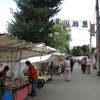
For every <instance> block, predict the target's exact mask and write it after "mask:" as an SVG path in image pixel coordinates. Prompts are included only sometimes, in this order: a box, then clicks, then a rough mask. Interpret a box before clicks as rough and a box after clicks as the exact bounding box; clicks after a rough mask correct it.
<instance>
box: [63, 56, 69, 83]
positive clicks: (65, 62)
mask: <svg viewBox="0 0 100 100" xmlns="http://www.w3.org/2000/svg"><path fill="white" fill-rule="evenodd" d="M64 66H65V80H66V81H68V82H69V81H70V70H71V68H70V59H69V57H66V58H65V60H64Z"/></svg>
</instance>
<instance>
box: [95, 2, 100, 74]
mask: <svg viewBox="0 0 100 100" xmlns="http://www.w3.org/2000/svg"><path fill="white" fill-rule="evenodd" d="M96 27H97V31H96V49H97V76H100V16H99V0H96Z"/></svg>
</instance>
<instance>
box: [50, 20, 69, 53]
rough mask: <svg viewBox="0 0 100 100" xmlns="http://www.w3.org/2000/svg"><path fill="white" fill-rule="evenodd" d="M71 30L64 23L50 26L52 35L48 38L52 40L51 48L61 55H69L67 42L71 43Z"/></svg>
mask: <svg viewBox="0 0 100 100" xmlns="http://www.w3.org/2000/svg"><path fill="white" fill-rule="evenodd" d="M70 32H71V30H70V27H69V26H68V25H66V24H65V23H64V21H61V22H59V24H55V25H54V26H52V33H51V34H50V37H51V39H52V44H51V45H52V47H54V48H56V49H58V50H60V51H61V52H63V53H69V41H71V34H70Z"/></svg>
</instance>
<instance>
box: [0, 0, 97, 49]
mask: <svg viewBox="0 0 100 100" xmlns="http://www.w3.org/2000/svg"><path fill="white" fill-rule="evenodd" d="M95 1H96V0H64V1H63V2H62V5H61V6H60V8H61V10H60V12H59V13H58V14H57V15H56V16H55V17H54V18H60V19H62V20H70V22H72V21H74V20H75V21H78V22H81V21H83V20H86V21H87V22H90V21H91V23H92V24H95V16H96V15H95ZM16 7H17V6H16V4H15V2H14V1H13V0H0V11H1V12H0V33H4V32H7V30H6V25H7V21H8V22H10V21H11V19H13V17H12V14H11V12H10V8H12V9H13V10H15V9H16ZM71 36H72V41H71V42H70V47H73V46H82V45H84V44H86V45H87V44H90V33H89V27H88V28H82V27H71ZM91 45H92V46H93V47H96V37H95V36H93V37H92V42H91Z"/></svg>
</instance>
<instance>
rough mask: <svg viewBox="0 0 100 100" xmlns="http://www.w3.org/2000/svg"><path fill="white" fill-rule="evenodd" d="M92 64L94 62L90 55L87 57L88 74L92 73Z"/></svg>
mask: <svg viewBox="0 0 100 100" xmlns="http://www.w3.org/2000/svg"><path fill="white" fill-rule="evenodd" d="M91 64H92V60H91V58H90V56H89V57H88V58H87V64H86V69H87V74H90V73H91V70H90V67H91Z"/></svg>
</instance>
